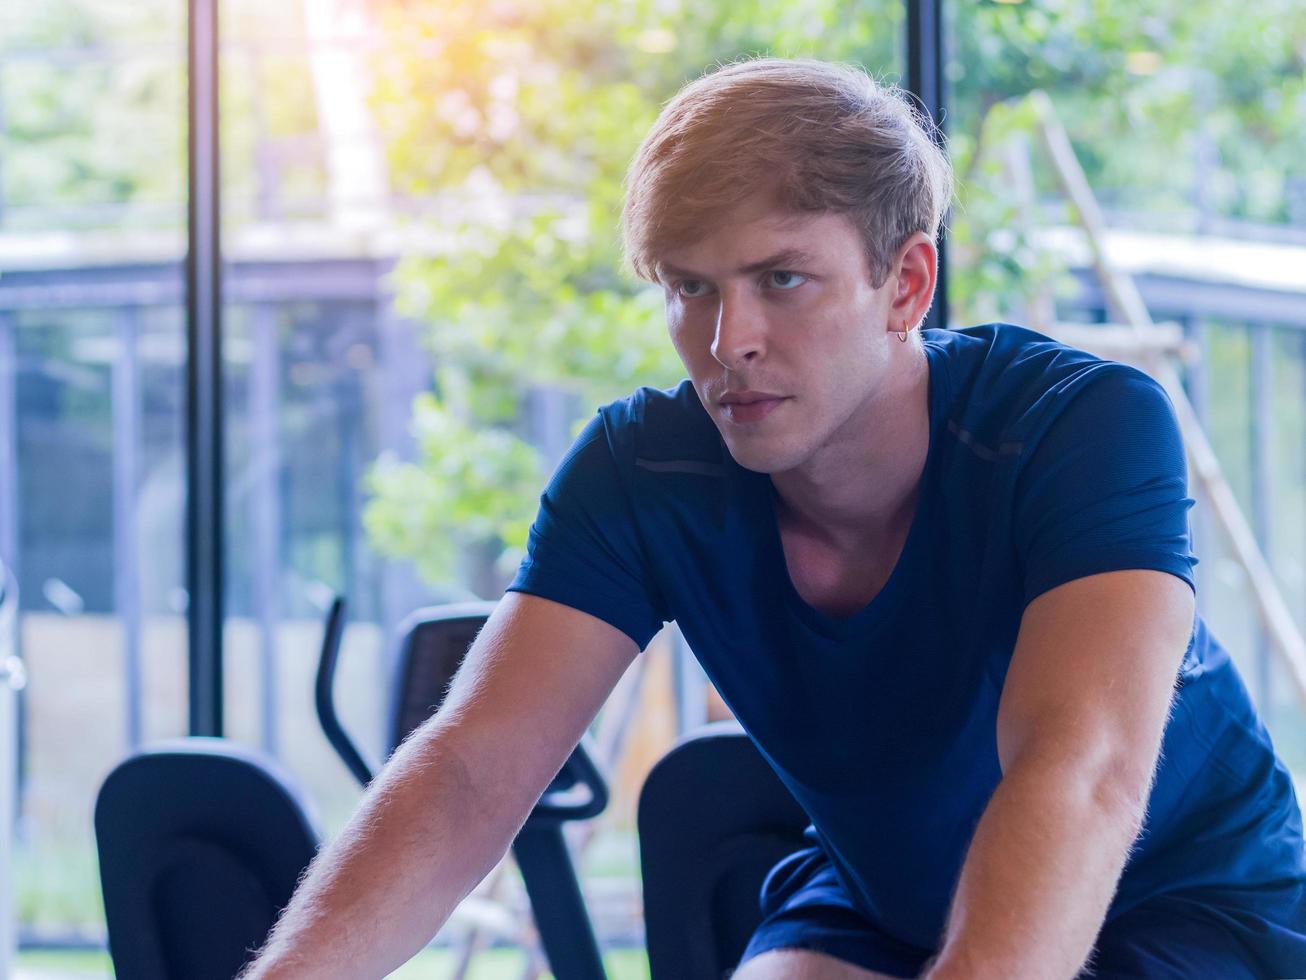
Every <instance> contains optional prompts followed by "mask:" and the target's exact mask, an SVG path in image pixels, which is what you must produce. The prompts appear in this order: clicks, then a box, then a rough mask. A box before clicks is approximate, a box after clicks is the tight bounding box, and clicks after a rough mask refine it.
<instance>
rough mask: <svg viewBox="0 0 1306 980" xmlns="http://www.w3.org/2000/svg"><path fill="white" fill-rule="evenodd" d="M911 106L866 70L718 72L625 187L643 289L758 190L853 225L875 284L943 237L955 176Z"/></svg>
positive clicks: (773, 65) (812, 63) (627, 228)
mask: <svg viewBox="0 0 1306 980" xmlns="http://www.w3.org/2000/svg"><path fill="white" fill-rule="evenodd" d="M934 131H935V127H934V124H933V123H932V122H931V121H930V120H929V118H928V117H927V116H926V115H925V114H924V113H922V112H921V111H920V110H919V109H917V108H916V106H915V105H914V103H912V101H911V100H910V96H908V95H907V94H906V93H904V92H903V91H902V90H901V89H898V88H896V87H894V86H887V85H882V84H880V83H879V82H877V81H876V80H875V79H874V78H872V77H871V76H870V75H868V74H867V73H866V71H865V70H864V69H862V68H860V67H858V66H854V65H845V64H839V63H834V62H827V61H818V60H815V59H809V58H795V59H787V58H750V59H745V60H742V61H736V62H732V63H730V64H726V65H724V66H720V67H718V68H717V69H716V70H715V71H711V72H709V73H706V74H704V75H702V76H700V77H699V78H696V79H695V80H694V81H692V82H690V83H689V84H687V85H686V86H685V87H684V88H682V89H681V90H680V91H679V92H678V93H677V94H676V95H675V97H674V98H672V99H671V101H670V102H668V103H667V105H666V106H665V107H664V108H663V110H662V112H661V114H660V115H659V116H658V119H657V122H656V123H654V125H653V128H652V130H650V131H649V134H648V136H646V137H645V138H644V142H643V143H642V144H640V147H639V150H638V152H637V153H636V154H635V158H634V160H632V161H631V164H630V168H629V169H628V170H627V172H626V177H625V180H624V182H623V188H624V190H625V203H624V206H623V208H622V213H621V230H622V245H623V248H624V250H625V255H626V259H627V261H629V262H630V264H631V267H632V268H633V269H634V271H635V274H636V275H637V276H639V277H640V278H641V279H646V280H648V281H650V282H656V281H658V279H659V274H658V262H659V260H660V258H661V256H663V255H665V254H666V253H667V252H668V251H670V250H672V249H678V248H683V247H685V246H688V245H692V244H693V243H694V242H696V241H698V240H699V239H701V238H702V237H703V236H704V234H705V233H706V228H707V227H708V226H709V225H710V223H711V222H712V221H714V220H716V219H719V218H720V217H722V216H723V215H724V214H726V213H727V212H729V211H730V210H732V209H733V208H735V207H736V206H738V205H739V204H741V203H742V202H744V201H745V200H747V199H749V198H751V197H753V196H754V195H756V194H758V193H759V192H764V193H769V194H772V195H773V196H774V200H775V203H776V205H777V206H778V207H780V208H782V209H785V210H789V211H793V212H795V213H803V212H807V213H819V212H834V213H842V214H844V215H846V216H847V217H848V218H849V219H850V220H851V221H852V223H853V224H854V225H855V226H856V227H857V229H858V230H859V231H860V232H861V236H862V241H863V242H864V244H865V247H866V258H867V265H868V268H869V269H870V273H871V284H872V285H873V286H874V287H875V288H877V289H878V288H879V287H881V286H882V285H884V282H885V280H886V279H887V278H888V276H889V273H890V272H891V271H892V269H891V268H890V263H891V262H892V260H893V256H894V254H895V252H896V251H897V249H898V247H899V246H900V245H901V244H902V243H903V242H904V241H905V240H906V239H907V237H908V236H909V235H911V234H912V233H913V232H917V231H923V232H926V233H927V234H928V235H929V236H930V238H931V240H934V241H937V238H938V234H939V229H940V226H941V225H942V223H943V219H944V215H945V214H946V212H947V210H948V206H949V203H950V202H951V199H952V191H953V177H952V167H951V165H950V164H949V162H948V158H947V155H946V154H945V153H944V152H943V151H942V150H941V149H940V148H939V146H938V145H937V144H936V143H935V142H934V140H933V139H932V138H931V135H930V134H931V133H932V132H934Z"/></svg>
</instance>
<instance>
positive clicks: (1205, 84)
mask: <svg viewBox="0 0 1306 980" xmlns="http://www.w3.org/2000/svg"><path fill="white" fill-rule="evenodd" d="M948 13H949V18H950V21H949V34H948V37H949V46H950V59H949V62H948V69H947V70H948V77H949V78H950V80H951V84H952V98H951V110H952V116H951V119H952V127H951V132H950V136H951V140H952V147H953V155H954V161H955V164H956V166H957V171H958V175H959V197H960V203H961V207H959V208H958V209H957V212H956V214H955V216H954V220H953V225H952V237H951V246H952V247H951V252H950V258H951V260H952V266H951V273H952V279H951V286H952V293H951V296H950V299H951V301H952V305H953V315H954V318H955V323H954V325H955V326H962V325H967V324H974V323H981V322H985V321H992V320H1011V321H1014V322H1017V323H1022V324H1025V325H1027V326H1031V327H1033V328H1034V329H1036V330H1042V331H1044V332H1046V333H1050V334H1057V333H1058V332H1060V331H1064V330H1066V329H1067V325H1074V324H1076V323H1078V324H1084V323H1101V322H1105V321H1112V322H1116V323H1119V322H1121V321H1122V318H1123V316H1124V314H1123V313H1121V312H1119V311H1116V310H1113V309H1112V308H1111V304H1110V303H1109V302H1108V300H1107V298H1106V297H1107V292H1106V290H1105V288H1104V285H1103V282H1102V280H1101V278H1100V277H1099V276H1098V275H1097V274H1096V273H1095V272H1094V271H1093V268H1092V266H1091V262H1090V253H1089V250H1088V244H1089V243H1088V240H1087V239H1086V238H1085V233H1084V228H1083V226H1082V224H1081V223H1080V221H1079V220H1078V217H1077V213H1076V211H1075V210H1074V209H1072V208H1070V207H1068V205H1067V203H1066V200H1067V199H1066V191H1065V190H1064V185H1065V183H1066V181H1067V179H1068V176H1067V175H1073V171H1074V167H1073V166H1070V167H1068V166H1065V165H1059V164H1057V163H1056V157H1055V156H1054V154H1053V153H1052V152H1051V149H1050V147H1051V145H1052V140H1051V138H1050V134H1051V135H1053V136H1054V135H1055V133H1056V131H1057V128H1058V127H1059V128H1060V129H1061V130H1063V131H1064V133H1065V134H1066V136H1067V137H1068V140H1069V144H1070V147H1071V148H1072V150H1073V156H1074V158H1075V161H1076V164H1075V165H1076V166H1077V167H1079V168H1082V172H1083V175H1084V177H1085V178H1086V180H1087V183H1088V185H1089V187H1090V188H1091V192H1092V197H1093V199H1094V201H1095V202H1096V205H1097V207H1098V208H1099V209H1100V210H1101V212H1102V216H1103V220H1104V224H1105V230H1104V232H1103V234H1102V237H1101V243H1102V246H1103V248H1104V249H1105V251H1106V254H1107V255H1108V257H1109V260H1110V264H1111V265H1112V267H1113V268H1114V269H1116V270H1118V271H1123V272H1125V273H1127V274H1129V275H1130V276H1132V277H1133V281H1134V282H1135V283H1136V285H1137V287H1138V289H1139V292H1140V294H1141V297H1142V299H1143V302H1144V304H1145V306H1146V307H1147V309H1148V311H1149V313H1150V316H1151V319H1152V320H1154V321H1156V322H1158V323H1162V324H1165V325H1167V326H1169V327H1170V328H1171V329H1178V330H1182V332H1183V335H1184V336H1185V337H1186V338H1187V340H1188V342H1189V343H1190V344H1191V351H1192V353H1193V354H1194V355H1197V358H1198V359H1197V360H1195V361H1190V362H1189V363H1188V364H1187V365H1186V366H1185V374H1186V376H1187V390H1188V397H1189V398H1190V399H1191V401H1192V403H1193V406H1194V409H1195V410H1196V412H1197V414H1198V416H1199V418H1201V419H1202V420H1203V423H1204V425H1205V428H1206V431H1207V434H1208V436H1209V438H1210V441H1211V443H1212V445H1213V447H1214V449H1215V452H1216V454H1217V456H1218V457H1219V460H1220V463H1221V466H1222V469H1223V474H1224V478H1225V479H1226V480H1227V481H1228V484H1229V486H1230V488H1231V489H1232V491H1233V493H1234V495H1235V496H1236V498H1237V500H1238V502H1239V504H1240V506H1241V508H1242V510H1243V512H1244V515H1245V516H1246V519H1247V521H1248V523H1249V524H1250V525H1251V526H1252V528H1253V529H1254V530H1255V531H1256V533H1257V535H1258V537H1259V538H1260V540H1261V543H1262V548H1263V550H1265V551H1266V552H1267V555H1268V558H1269V561H1270V564H1271V566H1272V568H1273V571H1274V583H1273V584H1274V585H1275V586H1277V587H1278V588H1279V589H1280V590H1281V591H1282V593H1283V595H1284V598H1285V600H1286V602H1287V604H1288V606H1289V608H1290V609H1291V611H1292V613H1293V615H1294V616H1295V617H1296V619H1297V622H1298V625H1299V627H1300V626H1303V625H1306V593H1304V591H1303V589H1304V582H1303V573H1302V560H1303V559H1302V555H1303V551H1304V549H1306V542H1303V540H1302V534H1303V528H1302V524H1301V513H1302V506H1301V505H1302V500H1301V496H1302V493H1303V484H1304V481H1306V472H1303V469H1302V460H1303V459H1306V454H1304V453H1303V452H1302V447H1303V442H1302V434H1301V419H1302V416H1303V400H1304V399H1306V389H1304V388H1303V385H1302V382H1301V376H1302V365H1303V362H1302V357H1303V351H1302V338H1303V331H1306V312H1303V311H1306V304H1303V302H1302V300H1303V298H1306V297H1304V289H1306V287H1304V286H1303V280H1302V277H1301V268H1302V259H1301V254H1302V247H1303V245H1306V196H1303V191H1304V189H1306V174H1303V171H1302V168H1301V161H1302V160H1303V159H1306V133H1304V132H1303V130H1302V127H1301V126H1300V125H1299V124H1298V123H1299V117H1300V103H1301V99H1302V97H1303V94H1304V93H1306V80H1304V79H1303V76H1302V73H1301V70H1300V65H1299V64H1298V58H1297V56H1296V54H1294V50H1295V49H1294V47H1293V45H1294V44H1299V43H1300V40H1301V38H1302V37H1303V36H1306V20H1304V19H1303V9H1302V7H1301V5H1300V4H1298V3H1294V2H1292V0H1271V2H1269V3H1264V4H1257V5H1253V6H1246V5H1237V4H1203V5H1199V6H1194V5H1192V4H1180V3H1167V4H1161V5H1159V6H1158V5H1156V4H1151V5H1148V6H1147V7H1146V8H1144V7H1141V6H1139V5H1136V4H1128V3H1123V2H1111V3H1097V4H1093V5H1077V4H1028V3H1005V2H1004V3H954V4H951V5H949V8H948ZM1043 96H1045V97H1046V99H1047V103H1046V104H1047V105H1048V106H1049V108H1050V114H1049V115H1048V116H1047V117H1046V118H1048V119H1050V120H1052V124H1051V125H1046V124H1044V123H1043V122H1042V121H1041V119H1042V118H1045V117H1042V116H1040V113H1039V109H1038V106H1039V103H1038V99H1039V98H1040V97H1043ZM1294 107H1296V108H1294ZM1076 336H1079V337H1083V336H1085V335H1084V334H1082V333H1081V334H1077V335H1076ZM1095 336H1097V337H1099V338H1101V337H1104V336H1105V334H1103V333H1101V332H1099V333H1098V334H1096V335H1095ZM1099 342H1101V341H1099ZM1085 343H1087V341H1085ZM1257 345H1262V346H1260V347H1258V346H1257ZM1257 350H1259V351H1260V352H1261V353H1259V354H1258V353H1256V351H1257ZM1108 356H1117V355H1108ZM1258 447H1260V448H1258ZM1191 491H1192V496H1194V497H1195V498H1197V500H1198V505H1197V507H1196V509H1195V510H1194V511H1193V514H1192V521H1193V532H1194V542H1195V550H1196V553H1197V555H1198V557H1199V558H1200V559H1201V564H1200V565H1199V566H1198V569H1197V574H1198V600H1199V603H1200V608H1201V610H1202V612H1203V614H1204V615H1205V616H1206V618H1207V621H1208V623H1209V624H1210V626H1211V628H1212V630H1213V632H1214V633H1215V634H1216V635H1217V636H1218V637H1219V638H1220V639H1221V641H1222V642H1223V643H1224V644H1225V645H1226V646H1227V647H1228V648H1229V650H1230V653H1231V654H1232V656H1233V657H1234V659H1235V661H1236V662H1237V663H1238V665H1239V668H1240V670H1241V671H1242V673H1243V676H1244V679H1245V680H1246V681H1247V684H1248V686H1249V687H1250V688H1251V690H1252V692H1253V694H1254V695H1255V696H1256V698H1257V700H1258V704H1259V706H1260V708H1261V710H1262V711H1263V712H1264V714H1265V716H1266V719H1267V723H1268V726H1269V728H1270V730H1271V733H1272V735H1273V736H1274V738H1275V741H1276V744H1277V745H1278V747H1279V750H1280V752H1281V753H1282V755H1283V756H1284V758H1285V760H1286V761H1287V762H1288V763H1289V765H1290V766H1291V767H1292V768H1293V770H1294V772H1295V774H1296V778H1297V780H1298V781H1299V783H1303V782H1306V694H1303V692H1301V691H1300V690H1299V687H1298V685H1295V684H1283V683H1282V682H1281V681H1279V682H1276V678H1284V677H1287V676H1288V674H1287V671H1286V661H1284V660H1283V658H1281V657H1280V656H1279V655H1278V654H1277V653H1276V652H1275V650H1274V649H1273V648H1272V647H1271V645H1270V644H1268V642H1267V640H1266V637H1265V635H1264V633H1263V631H1262V627H1261V624H1260V617H1259V614H1258V613H1257V605H1256V602H1255V595H1254V590H1253V588H1252V586H1253V583H1252V582H1251V581H1250V579H1249V578H1248V576H1247V573H1246V572H1245V571H1244V569H1243V568H1242V566H1241V565H1240V564H1239V563H1238V562H1237V561H1236V560H1235V559H1234V557H1233V553H1232V551H1231V550H1230V549H1229V546H1228V538H1227V535H1226V533H1225V532H1224V531H1223V530H1222V528H1221V526H1220V523H1219V520H1218V518H1217V515H1216V513H1215V512H1214V511H1213V509H1212V508H1211V506H1210V503H1209V501H1208V500H1207V499H1206V496H1205V494H1204V493H1203V492H1202V491H1201V488H1200V487H1199V486H1197V485H1194V486H1193V487H1192V488H1191Z"/></svg>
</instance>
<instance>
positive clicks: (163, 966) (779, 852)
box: [95, 598, 809, 980]
mask: <svg viewBox="0 0 1306 980" xmlns="http://www.w3.org/2000/svg"><path fill="white" fill-rule="evenodd" d="M494 606H495V603H492V602H478V603H458V604H452V605H446V606H437V607H432V608H428V609H422V610H418V611H417V612H416V613H414V614H413V615H411V616H410V617H409V618H408V619H407V620H405V621H404V623H403V624H402V625H401V627H400V629H399V635H400V646H399V655H398V657H397V662H396V674H395V677H394V679H393V682H392V685H391V696H390V704H389V714H388V727H387V732H388V741H389V745H388V746H387V752H390V751H393V749H394V748H395V747H396V746H398V744H399V743H400V742H402V741H403V739H404V738H405V737H406V736H407V735H408V733H409V732H411V731H412V730H413V729H414V728H416V727H417V726H418V725H420V724H422V723H423V722H424V721H425V720H426V719H427V718H429V717H430V716H431V715H432V714H434V713H435V711H436V710H438V708H439V706H440V704H441V703H442V701H443V699H444V697H445V695H446V694H447V692H448V687H449V683H450V682H451V680H452V678H453V676H454V674H455V673H456V672H457V669H458V667H459V665H460V664H461V663H462V660H463V657H464V656H465V655H466V652H467V649H468V648H469V647H470V646H471V643H472V641H473V640H474V639H475V637H476V634H477V633H478V632H479V631H480V629H481V627H482V626H483V625H484V623H485V620H486V619H487V618H488V617H489V614H490V612H491V611H492V610H493V609H494ZM343 626H344V601H343V599H339V598H338V599H337V600H336V601H335V602H334V603H333V604H332V607H331V610H330V612H329V613H328V616H327V623H326V630H325V635H324V638H323V644H322V651H321V657H320V660H319V664H318V673H317V687H316V700H317V709H318V716H319V719H320V721H321V722H322V727H323V731H324V732H325V733H326V736H327V739H328V740H329V741H330V743H331V745H332V746H333V747H334V748H335V750H336V752H337V753H338V754H339V755H340V757H341V759H342V760H343V761H344V763H345V765H346V766H347V767H348V768H349V770H350V772H351V773H353V774H354V776H355V777H356V778H357V779H358V780H359V781H360V782H361V783H363V784H366V783H367V782H369V781H370V780H371V778H372V773H371V771H370V769H369V768H368V766H367V764H366V762H364V760H363V758H362V756H361V754H360V753H359V752H358V750H357V748H356V746H355V745H354V743H353V741H352V740H351V739H350V738H349V736H348V735H347V734H346V732H345V730H344V728H343V727H342V726H341V724H340V721H339V718H338V716H337V714H336V711H335V706H334V699H333V696H332V689H333V680H334V676H335V668H336V661H337V657H338V654H339V649H340V639H341V635H342V632H343ZM607 799H608V791H607V785H606V783H605V781H604V780H603V777H602V775H601V774H600V773H599V770H598V768H597V766H596V765H595V764H594V761H593V753H592V748H591V745H590V741H589V737H588V736H584V737H582V739H581V742H580V744H578V745H577V747H576V749H575V751H573V753H572V755H571V756H570V757H569V758H568V760H567V762H566V764H565V765H564V766H563V768H562V770H561V771H560V772H559V773H558V775H557V776H556V777H555V779H554V780H553V782H552V783H550V785H549V787H548V788H547V789H546V790H545V792H544V793H543V795H542V796H541V797H540V801H539V803H538V804H537V805H536V806H535V808H534V809H533V810H532V812H531V814H530V816H529V818H528V819H527V821H526V823H525V825H524V826H523V828H522V830H521V832H520V833H519V834H518V836H517V839H516V840H515V841H514V842H513V845H512V846H513V856H514V858H515V859H516V861H517V864H518V867H519V868H520V870H521V874H522V880H523V882H524V884H525V886H526V891H527V895H528V897H529V899H530V903H531V910H532V913H533V915H534V917H535V922H536V926H537V928H538V930H539V933H540V939H541V943H542V945H543V946H544V950H545V954H546V956H547V957H548V960H549V964H550V967H551V969H552V971H553V973H554V976H555V977H556V978H557V980H605V977H606V974H605V973H604V970H603V965H602V960H601V958H600V955H599V948H598V942H597V940H596V938H595V935H594V930H593V927H592V925H591V923H590V918H589V915H588V913H587V911H586V908H585V903H584V900H583V897H582V893H581V889H580V885H579V882H578V880H577V877H576V873H575V869H574V867H573V865H572V862H571V857H570V853H569V851H568V849H567V845H566V841H565V838H564V836H563V833H562V824H563V823H564V822H565V821H567V820H580V819H589V818H592V817H594V816H596V815H597V814H598V813H600V812H601V811H602V810H603V808H604V807H605V806H606V805H607ZM308 812H309V809H308V804H307V803H306V802H305V799H304V797H303V795H302V794H301V793H299V792H298V790H296V789H295V787H294V781H293V779H292V778H291V777H290V776H289V775H287V774H286V773H283V772H281V771H280V769H279V768H278V767H277V766H276V765H275V764H273V763H271V762H270V761H268V760H266V759H264V758H262V757H261V755H260V754H259V753H257V752H254V751H253V750H250V749H246V748H243V747H241V746H239V745H237V744H235V743H232V742H229V741H227V740H224V739H205V738H191V739H182V740H176V741H172V742H168V743H165V744H163V745H160V746H156V747H154V748H151V749H149V750H146V751H142V752H139V753H137V754H136V755H134V756H132V757H130V758H128V759H127V760H125V761H124V762H123V763H121V764H120V765H119V766H118V767H117V768H116V769H115V770H114V771H113V772H112V773H110V775H109V777H108V778H107V779H106V780H105V783H104V786H103V787H102V789H101V791H100V795H99V798H98V800H97V803H96V812H95V829H96V840H97V845H98V848H99V854H100V870H101V884H102V889H103V893H104V904H105V915H106V921H107V925H108V932H109V948H110V952H111V955H112V957H113V961H114V966H115V970H116V973H117V976H119V977H120V978H132V980H180V978H186V980H210V978H213V980H222V978H226V980H230V977H232V976H233V975H234V974H235V973H236V972H237V970H238V969H239V968H240V966H241V965H242V964H243V963H244V962H246V960H247V959H248V958H249V956H250V955H251V953H252V952H253V950H255V949H257V948H258V946H260V945H261V944H262V942H263V940H264V939H265V938H266V936H267V933H268V931H269V929H270V928H271V926H272V924H273V922H275V919H276V915H277V914H279V912H280V910H281V909H282V908H284V906H285V905H286V904H287V903H288V902H289V900H290V896H291V894H292V892H293V889H294V885H295V882H296V880H297V878H298V875H299V874H300V873H301V872H302V870H303V868H304V867H306V866H307V864H308V861H309V860H310V859H311V857H312V854H313V853H314V851H315V849H316V847H317V843H318V840H319V839H320V837H319V835H318V833H317V831H316V830H315V829H314V827H313V822H312V820H311V818H310V817H308V816H306V814H307V813H308ZM637 822H638V833H639V846H640V864H641V871H642V875H643V898H644V917H645V932H646V941H647V946H648V954H649V965H650V973H651V977H652V980H720V978H721V977H723V976H725V975H727V974H728V973H729V972H730V971H731V970H732V969H733V968H734V966H735V965H736V964H737V963H738V959H739V955H740V954H741V953H742V952H743V948H744V945H745V944H746V943H747V941H748V937H749V936H750V935H751V934H752V931H753V929H754V928H755V927H756V926H757V923H758V922H759V921H760V912H759V909H758V893H759V889H760V886H761V883H762V881H763V879H764V878H765V876H766V873H767V872H768V871H769V870H770V868H771V867H772V866H774V865H775V864H776V862H778V861H779V860H780V859H781V858H783V857H784V856H785V855H786V854H790V853H792V852H794V851H796V850H798V849H799V848H801V847H804V846H807V845H808V843H809V842H808V841H806V840H805V839H804V838H803V836H802V834H803V830H804V829H805V828H806V826H807V825H808V822H809V821H808V818H807V815H806V814H805V813H804V812H803V810H802V809H801V808H800V807H799V806H798V804H797V802H795V800H794V799H793V797H792V796H791V795H790V793H789V792H788V790H787V789H786V788H785V787H784V785H783V784H782V783H781V782H780V780H779V779H778V778H777V777H776V775H775V774H774V772H773V771H772V770H771V769H770V767H769V766H768V765H767V763H766V762H765V761H764V759H763V758H762V756H761V755H760V753H758V752H757V750H756V748H755V747H754V746H753V744H752V742H751V741H750V740H749V739H748V736H747V735H746V734H745V733H744V732H743V730H742V728H740V726H739V725H738V724H737V723H736V722H715V723H712V724H709V725H706V726H704V727H702V728H700V729H698V730H696V731H694V732H690V733H688V734H687V735H686V736H684V737H683V738H682V739H681V740H680V741H679V742H677V743H676V745H675V746H673V747H672V749H671V750H670V751H668V752H667V754H666V755H665V756H664V757H663V758H662V759H661V760H660V761H659V762H658V763H657V765H656V766H655V767H654V768H653V770H652V771H651V772H650V774H649V776H648V778H647V779H646V781H645V783H644V786H643V788H642V790H641V793H640V799H639V807H638V818H637Z"/></svg>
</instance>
